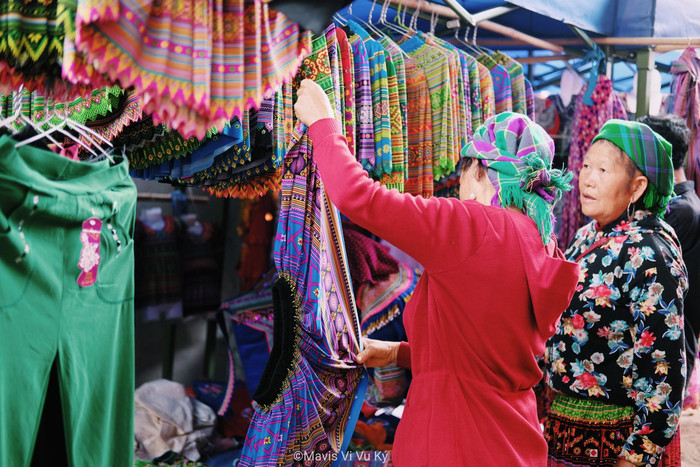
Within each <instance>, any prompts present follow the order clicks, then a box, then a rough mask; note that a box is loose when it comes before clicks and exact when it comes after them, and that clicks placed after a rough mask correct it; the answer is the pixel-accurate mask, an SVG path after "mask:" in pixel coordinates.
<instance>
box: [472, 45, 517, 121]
mask: <svg viewBox="0 0 700 467" xmlns="http://www.w3.org/2000/svg"><path fill="white" fill-rule="evenodd" d="M477 60H478V61H479V62H480V63H481V64H482V65H484V66H486V68H488V69H489V72H490V73H491V79H492V81H493V94H494V99H495V106H496V113H497V114H499V113H501V112H512V111H513V95H512V90H511V83H510V74H508V70H506V69H505V67H504V66H502V65H499V64H498V63H496V61H495V60H494V59H492V58H491V57H489V56H488V55H486V54H481V55H479V57H478V58H477Z"/></svg>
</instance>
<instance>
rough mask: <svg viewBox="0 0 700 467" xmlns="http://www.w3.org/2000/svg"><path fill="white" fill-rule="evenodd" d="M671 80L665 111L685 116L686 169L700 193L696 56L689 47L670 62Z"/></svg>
mask: <svg viewBox="0 0 700 467" xmlns="http://www.w3.org/2000/svg"><path fill="white" fill-rule="evenodd" d="M671 73H672V74H673V80H672V82H671V93H670V97H669V100H668V102H667V104H666V110H667V111H668V112H669V113H674V114H676V115H679V116H681V117H683V118H685V120H686V123H687V124H688V128H690V129H691V130H692V131H691V138H690V146H689V150H688V161H687V162H686V172H687V174H688V179H689V180H694V181H695V191H696V192H697V193H698V194H700V55H699V54H698V52H697V51H696V50H695V48H693V47H688V48H687V49H685V50H684V51H683V53H682V54H681V56H680V57H678V60H676V61H674V62H673V64H672V65H671Z"/></svg>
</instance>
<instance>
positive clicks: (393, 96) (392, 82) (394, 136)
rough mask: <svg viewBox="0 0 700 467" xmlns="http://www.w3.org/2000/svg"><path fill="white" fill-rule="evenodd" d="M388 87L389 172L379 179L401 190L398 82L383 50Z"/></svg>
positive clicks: (400, 132) (402, 168)
mask: <svg viewBox="0 0 700 467" xmlns="http://www.w3.org/2000/svg"><path fill="white" fill-rule="evenodd" d="M384 56H385V59H386V70H387V84H388V89H389V119H390V121H391V173H388V174H387V173H385V174H384V175H383V176H382V178H381V179H380V181H381V182H382V184H383V185H386V187H387V188H389V189H391V188H396V189H397V190H399V191H400V192H403V187H404V180H405V177H404V148H403V127H404V124H403V120H402V116H401V104H400V100H399V84H398V80H397V79H396V67H394V61H393V60H392V59H391V55H390V54H389V52H387V51H384Z"/></svg>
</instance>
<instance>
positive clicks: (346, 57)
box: [335, 28, 357, 156]
mask: <svg viewBox="0 0 700 467" xmlns="http://www.w3.org/2000/svg"><path fill="white" fill-rule="evenodd" d="M335 34H336V36H337V37H338V46H339V49H340V62H341V64H342V74H343V93H344V112H343V122H344V123H345V139H347V140H348V148H349V149H350V153H351V154H352V155H353V156H354V155H355V154H357V148H356V135H355V133H356V131H357V124H356V119H357V117H356V113H355V92H356V90H355V64H354V59H353V52H352V47H351V46H350V42H349V41H348V37H347V34H346V33H345V31H344V30H343V29H341V28H338V29H336V30H335Z"/></svg>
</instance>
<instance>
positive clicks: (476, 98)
mask: <svg viewBox="0 0 700 467" xmlns="http://www.w3.org/2000/svg"><path fill="white" fill-rule="evenodd" d="M479 65H480V64H479V62H477V61H476V59H475V58H474V57H472V56H471V55H467V67H468V71H469V89H470V91H471V99H470V101H471V111H472V112H471V114H472V134H474V131H476V129H477V128H479V126H481V124H482V123H484V110H485V109H484V106H483V100H484V89H483V88H482V87H481V68H482V67H483V65H481V66H479ZM492 92H493V91H492Z"/></svg>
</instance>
